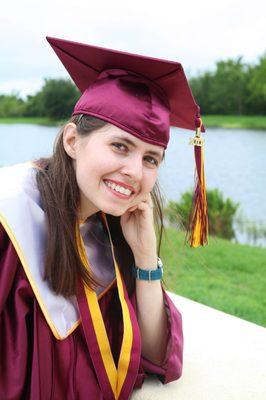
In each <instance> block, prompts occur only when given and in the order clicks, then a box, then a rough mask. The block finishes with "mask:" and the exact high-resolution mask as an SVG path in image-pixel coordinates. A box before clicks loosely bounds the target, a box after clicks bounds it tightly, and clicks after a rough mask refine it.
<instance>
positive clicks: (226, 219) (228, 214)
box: [164, 189, 239, 239]
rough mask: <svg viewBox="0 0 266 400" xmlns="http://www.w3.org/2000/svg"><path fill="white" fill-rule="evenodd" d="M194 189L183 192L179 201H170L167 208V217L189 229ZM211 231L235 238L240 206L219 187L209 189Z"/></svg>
mask: <svg viewBox="0 0 266 400" xmlns="http://www.w3.org/2000/svg"><path fill="white" fill-rule="evenodd" d="M192 199H193V192H192V190H190V191H187V192H185V193H183V194H182V196H181V199H180V201H179V202H174V201H170V202H169V203H168V206H167V207H166V208H165V210H164V211H165V215H166V218H167V219H168V220H169V222H170V223H172V224H174V225H177V226H178V227H179V228H181V229H186V230H187V229H188V227H189V216H190V211H191V206H192ZM207 202H208V216H209V233H210V235H215V236H218V237H221V238H225V239H233V238H234V237H235V232H234V228H233V220H234V216H235V214H236V211H237V209H238V207H239V204H238V203H234V202H233V200H231V199H230V198H227V199H226V200H224V198H223V194H222V193H221V192H220V191H219V190H218V189H212V190H207Z"/></svg>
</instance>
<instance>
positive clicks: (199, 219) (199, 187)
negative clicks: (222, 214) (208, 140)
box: [188, 114, 208, 247]
mask: <svg viewBox="0 0 266 400" xmlns="http://www.w3.org/2000/svg"><path fill="white" fill-rule="evenodd" d="M195 127H196V135H195V137H194V138H192V139H191V140H190V144H193V145H194V154H195V163H196V168H195V192H194V198H193V206H192V211H191V214H190V220H189V232H190V233H189V238H188V242H189V243H190V246H191V247H198V246H204V245H206V244H208V207H207V197H206V186H205V174H204V160H203V145H204V140H203V139H202V138H201V127H202V120H201V118H200V115H199V114H197V115H196V117H195Z"/></svg>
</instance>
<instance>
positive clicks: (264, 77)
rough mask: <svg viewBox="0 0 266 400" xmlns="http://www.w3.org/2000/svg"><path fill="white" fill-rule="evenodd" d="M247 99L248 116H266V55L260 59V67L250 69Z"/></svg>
mask: <svg viewBox="0 0 266 400" xmlns="http://www.w3.org/2000/svg"><path fill="white" fill-rule="evenodd" d="M247 87H248V91H249V96H248V98H247V113H248V114H251V113H252V114H265V110H266V53H265V54H264V55H263V56H261V57H260V59H259V63H258V65H255V66H250V67H249V69H248V79H247Z"/></svg>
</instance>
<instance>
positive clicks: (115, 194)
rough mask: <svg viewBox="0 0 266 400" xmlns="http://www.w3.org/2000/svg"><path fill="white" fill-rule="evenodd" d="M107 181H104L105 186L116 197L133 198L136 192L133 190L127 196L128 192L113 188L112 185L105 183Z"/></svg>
mask: <svg viewBox="0 0 266 400" xmlns="http://www.w3.org/2000/svg"><path fill="white" fill-rule="evenodd" d="M106 181H108V179H106ZM104 182H105V181H103V184H104V186H105V187H106V189H107V190H108V191H109V192H110V193H111V194H113V195H114V196H116V197H119V198H120V199H124V200H129V199H130V200H131V199H132V197H133V196H134V193H133V192H132V193H131V195H130V196H127V195H126V194H123V193H119V192H117V191H116V190H114V189H112V188H111V187H109V186H107V185H106V184H105V183H104Z"/></svg>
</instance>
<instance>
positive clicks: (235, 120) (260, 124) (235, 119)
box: [202, 115, 266, 130]
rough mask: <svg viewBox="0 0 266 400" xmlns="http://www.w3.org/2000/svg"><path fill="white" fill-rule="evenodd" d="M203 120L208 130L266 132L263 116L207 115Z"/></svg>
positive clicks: (264, 117) (265, 121) (265, 119)
mask: <svg viewBox="0 0 266 400" xmlns="http://www.w3.org/2000/svg"><path fill="white" fill-rule="evenodd" d="M202 119H203V123H204V125H205V127H206V128H210V127H219V128H232V129H233V128H239V129H262V130H266V116H263V115H206V116H203V117H202Z"/></svg>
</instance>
